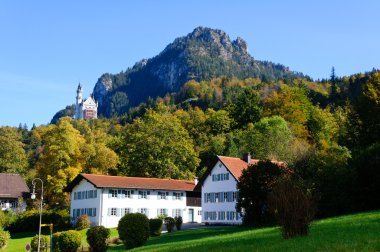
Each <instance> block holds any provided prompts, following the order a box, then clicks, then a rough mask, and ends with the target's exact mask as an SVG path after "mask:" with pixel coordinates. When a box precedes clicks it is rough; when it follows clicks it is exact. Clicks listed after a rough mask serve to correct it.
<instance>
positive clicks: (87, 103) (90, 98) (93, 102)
mask: <svg viewBox="0 0 380 252" xmlns="http://www.w3.org/2000/svg"><path fill="white" fill-rule="evenodd" d="M83 104H85V105H93V106H95V105H96V102H95V101H94V99H93V98H92V97H91V96H90V97H88V98H87V99H86V100H85V101H84V102H83Z"/></svg>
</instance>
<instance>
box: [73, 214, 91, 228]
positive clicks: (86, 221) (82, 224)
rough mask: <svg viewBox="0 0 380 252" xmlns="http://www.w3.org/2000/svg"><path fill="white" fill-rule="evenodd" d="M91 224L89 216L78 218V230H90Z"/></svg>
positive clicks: (76, 225) (76, 226)
mask: <svg viewBox="0 0 380 252" xmlns="http://www.w3.org/2000/svg"><path fill="white" fill-rule="evenodd" d="M90 224H91V221H90V217H88V215H87V214H84V215H81V216H79V217H78V218H77V222H76V224H75V229H76V230H83V229H86V228H89V227H90Z"/></svg>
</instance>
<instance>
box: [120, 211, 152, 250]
mask: <svg viewBox="0 0 380 252" xmlns="http://www.w3.org/2000/svg"><path fill="white" fill-rule="evenodd" d="M117 231H118V232H119V238H120V239H121V240H122V241H123V243H124V245H125V247H126V248H127V249H130V248H135V247H139V246H142V245H144V244H145V243H146V241H147V240H148V238H149V220H148V218H147V217H146V216H145V215H144V214H141V213H130V214H126V215H124V216H123V217H122V218H121V219H120V221H119V224H118V226H117Z"/></svg>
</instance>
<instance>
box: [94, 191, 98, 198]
mask: <svg viewBox="0 0 380 252" xmlns="http://www.w3.org/2000/svg"><path fill="white" fill-rule="evenodd" d="M97 194H98V190H94V198H97V197H98V195H97Z"/></svg>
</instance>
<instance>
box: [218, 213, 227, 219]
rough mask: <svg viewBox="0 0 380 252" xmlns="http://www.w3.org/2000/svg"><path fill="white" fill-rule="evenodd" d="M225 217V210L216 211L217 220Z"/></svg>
mask: <svg viewBox="0 0 380 252" xmlns="http://www.w3.org/2000/svg"><path fill="white" fill-rule="evenodd" d="M225 219H226V212H223V211H220V212H218V220H225Z"/></svg>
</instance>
